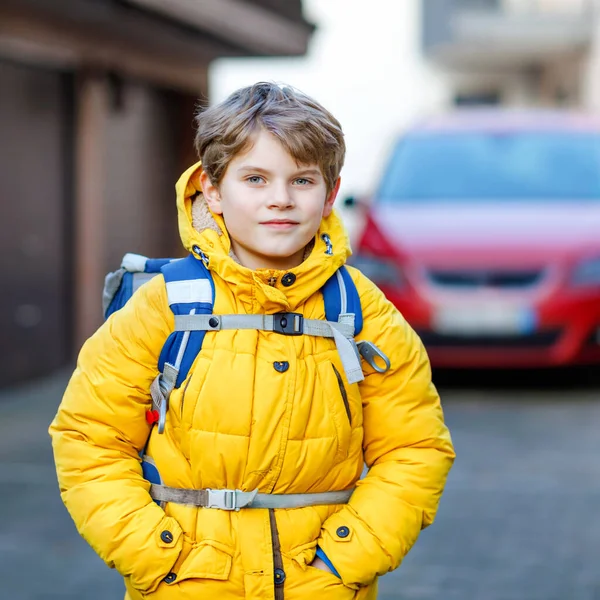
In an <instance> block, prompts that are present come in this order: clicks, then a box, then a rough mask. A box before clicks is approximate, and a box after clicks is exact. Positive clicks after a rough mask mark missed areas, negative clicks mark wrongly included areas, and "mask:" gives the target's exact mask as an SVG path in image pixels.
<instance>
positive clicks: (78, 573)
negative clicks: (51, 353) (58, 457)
mask: <svg viewBox="0 0 600 600" xmlns="http://www.w3.org/2000/svg"><path fill="white" fill-rule="evenodd" d="M70 373H71V370H70V369H69V370H68V371H62V372H59V373H56V374H55V375H53V376H51V377H49V378H46V379H43V380H39V381H35V382H31V383H28V384H25V385H21V386H17V387H12V388H8V389H4V390H0V416H1V419H0V487H1V488H2V491H3V493H2V494H1V495H0V514H1V515H2V517H1V525H0V581H2V584H1V590H2V592H1V593H0V596H1V597H2V598H10V599H11V600H38V599H39V600H51V599H54V598H55V599H59V598H60V599H61V600H75V599H77V600H81V599H82V598H85V599H86V600H112V599H120V598H123V595H124V588H123V583H122V580H121V578H120V577H119V575H118V574H117V573H115V572H114V571H111V570H110V569H108V567H106V566H105V565H104V563H103V562H102V561H101V560H100V559H99V558H98V557H97V556H96V555H95V554H94V552H93V551H92V550H91V548H90V547H89V546H88V545H87V544H86V543H85V542H84V541H83V539H82V538H81V537H80V536H79V534H78V533H77V530H76V529H75V525H74V524H73V522H72V521H71V518H70V517H69V514H68V513H67V511H66V509H65V508H64V506H63V504H62V501H61V499H60V495H59V491H58V484H57V482H56V476H55V472H54V464H53V458H52V448H51V444H50V437H49V435H48V425H49V424H50V421H51V420H52V418H53V416H54V413H55V412H56V408H57V406H58V404H59V402H60V399H61V396H62V393H63V391H64V389H65V386H66V384H67V381H68V377H69V376H70Z"/></svg>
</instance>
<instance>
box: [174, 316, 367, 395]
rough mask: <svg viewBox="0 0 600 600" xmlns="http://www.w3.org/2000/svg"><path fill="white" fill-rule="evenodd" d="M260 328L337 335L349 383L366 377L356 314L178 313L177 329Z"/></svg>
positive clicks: (288, 332)
mask: <svg viewBox="0 0 600 600" xmlns="http://www.w3.org/2000/svg"><path fill="white" fill-rule="evenodd" d="M223 329H257V330H262V331H273V332H275V333H281V334H283V335H313V336H318V337H327V338H333V340H334V341H335V345H336V348H337V350H338V353H339V355H340V359H341V361H342V365H343V367H344V371H345V373H346V379H347V380H348V383H350V384H352V383H358V382H359V381H362V380H363V379H364V375H363V371H362V367H361V364H360V355H359V352H358V349H357V347H356V343H355V342H354V315H350V314H348V315H340V321H339V322H334V321H321V320H319V319H305V318H304V317H303V316H302V315H301V314H298V313H275V314H272V315H214V314H213V315H175V331H221V330H223Z"/></svg>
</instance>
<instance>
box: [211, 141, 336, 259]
mask: <svg viewBox="0 0 600 600" xmlns="http://www.w3.org/2000/svg"><path fill="white" fill-rule="evenodd" d="M201 183H202V190H203V192H204V196H205V198H206V201H207V202H208V205H209V207H210V209H211V210H212V211H213V212H214V213H216V214H220V215H223V219H224V221H225V225H226V226H227V231H228V232H229V236H230V238H231V243H232V246H233V251H234V252H235V254H236V256H237V257H238V258H239V260H240V262H241V263H242V264H243V265H244V266H245V267H248V268H250V269H282V270H285V269H291V268H292V267H295V266H298V265H299V264H300V263H301V262H302V259H303V256H304V248H305V247H306V245H307V244H308V243H309V242H310V240H311V239H312V238H313V237H314V235H315V233H316V232H317V230H318V228H319V225H320V223H321V219H322V218H323V217H327V216H328V215H329V214H330V213H331V210H332V207H333V202H334V200H335V196H336V194H337V189H338V187H339V181H338V185H336V187H335V189H334V190H333V191H332V192H331V193H329V195H328V194H327V186H326V183H325V179H324V177H323V175H322V174H321V171H320V169H319V167H318V166H317V165H298V164H296V161H295V160H294V158H293V157H292V156H291V155H290V154H289V153H288V152H287V151H286V150H285V148H284V147H283V146H282V145H281V143H280V142H279V141H278V140H277V138H276V137H275V136H273V135H272V134H270V133H268V132H267V131H265V130H263V129H260V130H259V131H258V132H257V133H256V134H255V136H254V144H253V146H252V147H251V148H250V149H249V150H247V151H246V152H244V153H240V154H238V155H237V156H235V157H234V158H233V160H232V161H231V162H230V163H229V166H228V167H227V170H226V171H225V175H224V176H223V178H222V179H221V183H220V185H219V188H218V189H217V188H216V187H215V186H214V185H212V183H211V182H210V179H209V178H208V176H207V175H206V173H204V172H203V173H202V175H201Z"/></svg>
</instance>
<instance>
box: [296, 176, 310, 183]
mask: <svg viewBox="0 0 600 600" xmlns="http://www.w3.org/2000/svg"><path fill="white" fill-rule="evenodd" d="M296 183H298V184H300V185H310V184H311V183H312V182H311V180H310V179H306V177H298V179H296Z"/></svg>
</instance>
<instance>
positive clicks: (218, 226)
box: [176, 162, 351, 312]
mask: <svg viewBox="0 0 600 600" xmlns="http://www.w3.org/2000/svg"><path fill="white" fill-rule="evenodd" d="M201 173H202V166H201V163H199V162H198V163H196V164H195V165H193V166H192V167H190V168H189V169H188V170H187V171H185V172H184V173H183V175H182V176H181V177H180V179H179V181H178V182H177V185H176V192H177V213H178V223H179V233H180V236H181V241H182V242H183V245H184V247H185V249H186V250H187V251H188V252H190V253H193V254H196V255H197V254H198V253H197V252H195V251H194V247H196V246H197V247H199V248H200V250H201V251H202V252H203V253H204V254H205V255H206V257H207V259H208V268H209V269H210V270H211V271H214V272H216V273H217V274H218V275H219V276H220V277H222V278H223V279H224V280H226V281H228V282H229V283H231V284H232V285H234V286H236V294H237V295H238V296H239V297H241V298H242V300H243V301H245V303H249V304H250V305H251V310H249V311H248V312H257V311H258V312H262V311H267V312H272V311H279V310H287V311H293V310H295V309H296V308H297V307H298V306H299V305H301V304H302V303H303V302H304V301H306V299H307V298H308V297H309V296H311V295H312V294H313V293H315V292H317V291H318V290H319V289H320V288H321V287H323V285H324V284H325V282H326V281H327V280H328V279H329V278H330V277H331V276H332V275H333V274H334V273H335V271H336V270H337V269H339V268H340V267H341V266H342V265H343V264H344V263H345V262H346V260H347V258H348V256H350V254H351V250H350V243H349V240H348V235H347V233H346V230H345V228H344V225H343V223H342V221H341V219H340V217H339V216H338V215H337V213H336V212H335V211H332V213H331V215H329V217H327V218H324V219H323V220H322V221H321V225H320V227H319V230H318V231H317V234H316V236H315V238H314V240H313V243H312V244H309V246H308V247H307V251H306V254H305V260H304V261H303V262H302V263H301V264H300V265H298V266H297V267H294V268H293V269H289V270H287V271H281V270H276V269H257V270H252V269H249V268H247V267H244V266H243V265H241V264H240V263H239V261H238V260H237V258H236V257H235V255H234V253H233V250H232V247H231V239H230V237H229V234H228V232H227V229H226V227H225V222H224V220H223V218H222V216H221V215H216V214H214V213H212V212H211V211H210V209H209V208H208V205H207V204H206V201H205V199H204V196H203V194H202V189H201V186H200V174H201ZM324 238H326V239H327V238H328V240H329V242H330V248H329V249H328V246H329V245H328V244H327V243H326V242H325V240H324ZM311 246H312V247H311ZM288 272H289V273H293V274H294V275H295V276H296V281H295V283H294V285H292V286H290V287H287V288H286V287H282V286H281V285H279V283H277V284H276V285H270V284H269V281H273V278H275V279H276V280H277V282H279V281H280V280H281V276H282V275H283V274H284V273H288Z"/></svg>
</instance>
